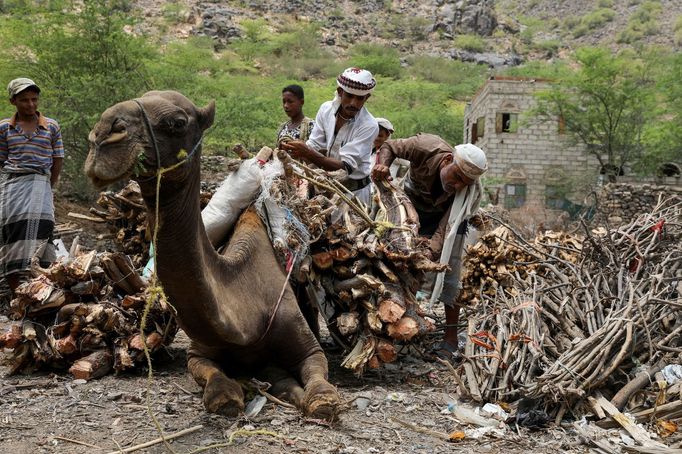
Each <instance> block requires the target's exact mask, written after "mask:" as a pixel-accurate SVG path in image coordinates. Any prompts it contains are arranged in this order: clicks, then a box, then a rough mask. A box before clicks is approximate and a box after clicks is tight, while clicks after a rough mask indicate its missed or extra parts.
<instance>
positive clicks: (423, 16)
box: [135, 0, 682, 67]
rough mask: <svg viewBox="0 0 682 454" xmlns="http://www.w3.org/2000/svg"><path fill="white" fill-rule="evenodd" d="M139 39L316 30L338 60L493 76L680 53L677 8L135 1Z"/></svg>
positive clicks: (680, 12)
mask: <svg viewBox="0 0 682 454" xmlns="http://www.w3.org/2000/svg"><path fill="white" fill-rule="evenodd" d="M135 5H136V7H138V8H141V9H142V10H143V11H144V16H145V21H144V23H143V24H141V25H140V31H144V32H147V33H152V34H161V35H164V36H166V38H173V37H187V36H190V35H208V36H211V37H213V38H214V41H215V43H216V47H217V48H221V47H225V46H227V45H228V44H229V43H230V42H231V41H232V40H236V39H240V38H241V37H243V36H244V34H245V30H244V28H243V26H242V23H243V22H244V20H245V19H251V20H257V19H260V20H263V21H264V22H265V23H266V24H267V26H269V27H270V28H272V29H273V30H278V29H282V28H285V27H291V26H292V24H296V23H315V24H317V25H319V27H320V37H321V43H320V44H322V45H323V46H324V47H326V48H328V49H329V50H331V51H333V52H334V53H336V54H343V53H345V51H346V50H347V49H348V48H349V47H351V46H352V45H353V44H356V43H358V42H368V41H369V42H374V43H378V44H381V45H385V46H390V47H393V48H396V49H399V50H400V51H401V53H403V54H405V55H411V54H429V55H438V56H443V57H447V58H453V59H459V60H463V61H475V62H479V63H483V64H488V65H489V66H491V67H500V66H510V65H517V64H519V63H521V62H523V61H527V60H536V59H548V58H555V57H561V56H562V55H565V53H566V52H567V51H570V50H571V49H572V48H575V47H577V46H580V45H587V44H590V45H594V44H599V45H606V46H609V47H611V48H613V49H620V48H624V47H629V46H634V45H638V44H643V43H644V44H659V45H662V46H665V47H668V48H674V49H675V48H676V49H680V46H682V2H681V1H679V0H572V1H559V2H557V1H553V0H360V1H351V0H341V1H337V0H237V1H234V0H233V1H212V2H211V1H202V0H177V1H176V2H174V3H168V2H166V1H165V0H138V1H137V2H136V3H135Z"/></svg>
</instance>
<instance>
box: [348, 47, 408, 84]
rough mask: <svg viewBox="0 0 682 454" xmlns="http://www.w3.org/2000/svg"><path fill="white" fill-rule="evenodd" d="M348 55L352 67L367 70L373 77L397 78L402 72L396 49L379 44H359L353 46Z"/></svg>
mask: <svg viewBox="0 0 682 454" xmlns="http://www.w3.org/2000/svg"><path fill="white" fill-rule="evenodd" d="M349 54H350V57H351V58H350V62H351V65H352V66H358V67H360V68H364V69H367V70H369V71H371V72H372V73H373V74H375V75H382V76H387V77H393V78H399V77H400V74H401V72H402V68H401V67H400V57H399V54H398V51H397V50H396V49H393V48H390V47H385V46H382V45H379V44H371V43H360V44H356V45H355V46H353V47H352V48H351V49H350V51H349Z"/></svg>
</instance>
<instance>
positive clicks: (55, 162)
mask: <svg viewBox="0 0 682 454" xmlns="http://www.w3.org/2000/svg"><path fill="white" fill-rule="evenodd" d="M63 165H64V158H52V169H51V170H50V186H52V187H53V188H54V187H55V186H56V185H57V182H58V181H59V174H60V173H61V172H62V166H63Z"/></svg>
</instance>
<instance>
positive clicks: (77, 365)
mask: <svg viewBox="0 0 682 454" xmlns="http://www.w3.org/2000/svg"><path fill="white" fill-rule="evenodd" d="M113 363H114V361H113V356H112V355H111V352H110V351H109V350H97V351H94V352H92V353H91V354H89V355H88V356H86V357H84V358H81V359H79V360H78V361H76V362H74V363H73V365H72V366H71V367H70V368H69V373H71V375H73V378H75V379H83V380H93V379H95V378H99V377H103V376H104V375H106V374H107V373H109V371H110V370H111V368H112V366H113Z"/></svg>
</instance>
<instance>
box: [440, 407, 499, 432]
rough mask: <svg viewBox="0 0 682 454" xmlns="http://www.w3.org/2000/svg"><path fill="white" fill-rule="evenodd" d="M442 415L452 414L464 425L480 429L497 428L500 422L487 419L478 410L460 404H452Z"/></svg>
mask: <svg viewBox="0 0 682 454" xmlns="http://www.w3.org/2000/svg"><path fill="white" fill-rule="evenodd" d="M441 413H451V414H452V415H453V416H454V417H455V418H457V420H459V422H461V423H463V424H474V425H476V426H480V427H497V426H499V425H500V421H498V420H497V419H492V418H487V417H485V416H482V415H481V414H480V413H479V410H478V408H477V409H473V408H469V407H467V406H464V405H462V404H460V403H458V402H450V403H449V404H448V407H447V410H445V411H441Z"/></svg>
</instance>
